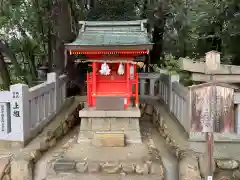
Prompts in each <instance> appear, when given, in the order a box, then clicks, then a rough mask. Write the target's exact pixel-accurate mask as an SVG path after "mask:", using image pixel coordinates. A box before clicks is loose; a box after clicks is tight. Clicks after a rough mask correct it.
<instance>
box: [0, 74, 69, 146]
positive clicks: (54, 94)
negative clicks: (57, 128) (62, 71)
mask: <svg viewBox="0 0 240 180" xmlns="http://www.w3.org/2000/svg"><path fill="white" fill-rule="evenodd" d="M65 100H66V76H65V75H61V76H59V77H58V76H57V75H56V73H49V74H48V76H47V81H46V82H44V83H42V84H39V85H37V86H34V87H31V88H29V87H28V86H27V85H24V84H14V85H12V86H11V87H10V91H0V123H1V124H0V128H1V129H0V140H7V141H18V142H23V143H24V142H26V141H28V140H29V139H31V138H33V137H34V136H36V135H37V134H38V133H39V130H40V129H41V128H43V127H44V126H45V125H46V124H47V123H49V121H50V120H51V119H52V118H53V117H54V116H55V115H56V114H57V113H58V111H59V110H60V109H61V107H62V106H63V104H64V103H65Z"/></svg>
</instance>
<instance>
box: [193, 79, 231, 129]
mask: <svg viewBox="0 0 240 180" xmlns="http://www.w3.org/2000/svg"><path fill="white" fill-rule="evenodd" d="M190 91H191V100H190V103H191V109H192V114H191V116H192V118H191V119H192V122H191V131H192V132H219V133H220V132H221V133H222V132H234V100H233V95H234V88H233V87H231V86H229V85H225V84H222V83H204V84H201V85H196V86H191V87H190Z"/></svg>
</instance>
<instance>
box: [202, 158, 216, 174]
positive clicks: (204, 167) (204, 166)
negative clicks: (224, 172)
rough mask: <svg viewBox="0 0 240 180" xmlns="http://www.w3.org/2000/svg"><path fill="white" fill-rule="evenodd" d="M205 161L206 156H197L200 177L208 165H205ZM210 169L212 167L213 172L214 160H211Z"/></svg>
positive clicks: (214, 167) (214, 168)
mask: <svg viewBox="0 0 240 180" xmlns="http://www.w3.org/2000/svg"><path fill="white" fill-rule="evenodd" d="M206 162H207V156H204V155H200V156H199V158H198V163H199V169H200V174H201V176H202V177H204V176H205V175H206V173H207V168H208V167H207V166H206ZM212 169H213V172H215V170H216V163H215V161H214V160H213V162H212Z"/></svg>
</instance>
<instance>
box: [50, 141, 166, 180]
mask: <svg viewBox="0 0 240 180" xmlns="http://www.w3.org/2000/svg"><path fill="white" fill-rule="evenodd" d="M51 166H52V167H51V168H49V169H52V172H51V173H50V174H49V175H53V176H54V175H56V174H64V173H66V172H67V173H75V174H96V173H97V174H119V175H121V174H126V175H142V176H144V175H148V176H149V175H150V176H151V175H157V176H158V179H159V180H162V179H163V174H164V168H163V165H162V162H161V157H160V155H159V152H154V150H152V149H151V147H149V146H148V143H147V142H146V143H145V142H144V143H142V144H129V145H127V146H126V147H97V148H96V147H94V146H92V145H91V144H89V143H78V144H73V145H72V146H71V147H70V148H69V149H68V150H67V151H66V152H65V153H64V154H63V155H62V156H61V158H60V159H57V160H55V161H54V162H53V163H52V164H51ZM148 176H146V177H145V178H148Z"/></svg>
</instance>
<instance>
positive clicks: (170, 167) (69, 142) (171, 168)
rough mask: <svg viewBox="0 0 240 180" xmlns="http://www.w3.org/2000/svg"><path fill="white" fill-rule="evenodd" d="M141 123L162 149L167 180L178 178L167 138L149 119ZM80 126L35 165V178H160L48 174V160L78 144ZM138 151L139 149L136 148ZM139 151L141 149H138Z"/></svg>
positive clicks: (37, 179)
mask: <svg viewBox="0 0 240 180" xmlns="http://www.w3.org/2000/svg"><path fill="white" fill-rule="evenodd" d="M140 124H141V131H143V132H145V133H148V134H149V137H150V138H151V139H150V140H151V141H152V144H154V146H155V147H156V148H157V149H158V150H159V151H160V156H161V158H162V161H163V164H164V166H165V180H178V164H177V163H178V162H177V159H176V158H175V157H173V155H172V154H171V152H170V150H169V148H170V147H168V145H167V144H165V140H164V139H163V138H162V137H161V136H160V135H159V133H158V132H157V131H156V130H155V128H154V127H153V125H152V124H151V123H150V122H149V121H144V123H140ZM78 130H79V126H77V127H76V128H75V129H74V130H72V131H71V132H70V133H69V134H67V135H66V136H65V137H64V138H63V139H62V140H61V141H59V142H58V143H57V145H56V146H55V147H54V148H52V149H51V150H49V151H48V152H46V153H45V154H44V155H43V156H42V158H41V159H40V160H39V161H38V162H37V164H36V166H35V172H34V177H35V178H34V180H44V179H48V180H55V179H63V180H70V179H71V180H74V179H81V180H85V179H86V180H123V179H124V180H145V179H146V178H147V179H150V180H159V177H157V176H156V175H148V176H138V175H104V174H98V175H92V174H74V173H72V174H70V173H66V174H62V173H61V174H60V175H53V176H47V171H48V166H47V164H48V162H50V161H52V160H54V159H56V158H58V157H61V155H62V154H63V152H66V151H69V150H70V149H72V148H73V147H74V145H75V146H76V144H77V142H76V141H77V134H78ZM136 151H137V150H136ZM138 151H139V150H138Z"/></svg>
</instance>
